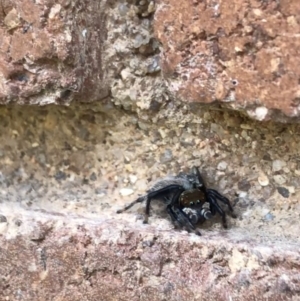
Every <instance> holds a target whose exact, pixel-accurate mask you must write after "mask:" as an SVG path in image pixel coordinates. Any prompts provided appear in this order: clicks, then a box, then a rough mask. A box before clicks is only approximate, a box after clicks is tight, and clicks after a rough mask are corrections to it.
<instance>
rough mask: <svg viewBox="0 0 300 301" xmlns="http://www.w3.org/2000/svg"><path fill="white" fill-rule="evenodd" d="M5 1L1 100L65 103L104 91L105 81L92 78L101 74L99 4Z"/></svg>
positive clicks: (1, 31) (0, 33) (94, 97)
mask: <svg viewBox="0 0 300 301" xmlns="http://www.w3.org/2000/svg"><path fill="white" fill-rule="evenodd" d="M6 2H7V3H10V5H9V7H10V9H9V10H8V11H6V12H5V14H4V16H5V18H3V17H2V16H0V19H1V20H3V19H4V26H3V27H1V29H0V36H1V44H0V62H1V63H0V74H1V84H0V103H2V104H5V103H8V102H18V103H19V104H25V103H26V104H39V105H46V104H52V103H56V104H58V103H59V104H62V103H64V104H68V103H70V101H72V100H75V99H80V100H81V101H82V100H86V101H93V100H99V99H101V98H104V97H106V96H107V95H108V93H109V92H108V91H109V89H108V85H107V84H106V81H102V80H95V77H98V78H100V77H102V76H103V73H104V71H103V59H102V57H103V43H102V42H101V41H102V39H103V37H104V35H105V30H104V26H105V25H104V23H103V20H104V6H103V5H99V3H98V2H97V3H96V2H91V1H86V0H84V1H83V2H82V3H81V5H82V6H83V7H85V8H86V9H84V10H82V9H81V5H79V6H77V5H73V4H70V2H68V1H65V2H64V4H63V3H61V4H58V3H55V2H51V1H42V2H35V1H21V0H16V1H13V2H12V1H6ZM3 5H4V4H3ZM4 6H5V5H4ZM0 14H2V12H1V13H0ZM74 15H76V16H77V17H76V18H73V16H74ZM82 20H85V21H84V22H82ZM99 29H100V30H99ZM46 87H47V88H46Z"/></svg>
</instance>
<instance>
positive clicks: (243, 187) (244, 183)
mask: <svg viewBox="0 0 300 301" xmlns="http://www.w3.org/2000/svg"><path fill="white" fill-rule="evenodd" d="M250 188H251V184H250V183H249V181H248V180H246V179H243V180H242V181H240V182H238V189H239V190H242V191H248V190H249V189H250Z"/></svg>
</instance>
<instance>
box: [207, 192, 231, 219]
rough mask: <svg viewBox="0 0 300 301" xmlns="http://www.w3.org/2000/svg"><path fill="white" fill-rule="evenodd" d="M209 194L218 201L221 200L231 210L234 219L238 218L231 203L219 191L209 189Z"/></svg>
mask: <svg viewBox="0 0 300 301" xmlns="http://www.w3.org/2000/svg"><path fill="white" fill-rule="evenodd" d="M207 194H212V195H213V196H214V197H215V198H216V199H218V200H220V201H221V202H223V203H224V204H226V205H227V206H228V208H229V210H230V211H231V215H232V217H234V218H236V215H235V213H234V210H233V208H232V206H231V204H230V201H229V200H228V199H227V198H226V197H225V196H223V195H222V194H220V193H219V192H218V191H217V190H215V189H207Z"/></svg>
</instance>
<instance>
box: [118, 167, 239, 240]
mask: <svg viewBox="0 0 300 301" xmlns="http://www.w3.org/2000/svg"><path fill="white" fill-rule="evenodd" d="M154 199H156V200H162V201H164V202H165V203H166V204H167V208H166V209H167V212H168V213H169V215H170V216H171V218H172V221H173V222H174V223H177V224H179V225H180V226H181V227H186V228H187V230H188V231H195V232H196V233H197V234H199V235H200V232H199V231H197V230H196V229H195V223H196V222H195V220H193V219H192V218H191V215H188V214H187V213H186V212H185V211H184V209H185V208H190V209H193V210H194V211H196V213H197V215H198V216H199V217H203V218H204V219H209V218H210V217H211V216H212V215H215V214H216V213H217V212H218V213H219V214H220V215H221V217H222V223H223V226H224V228H227V222H226V214H225V212H224V210H223V209H222V208H221V207H220V205H219V204H218V200H219V201H221V202H223V203H224V204H226V205H227V206H228V208H229V210H230V211H231V212H232V217H235V214H234V213H233V208H232V206H231V204H230V202H229V200H228V199H227V198H226V197H224V196H223V195H221V194H220V193H219V192H218V191H216V190H214V189H210V188H207V187H206V185H205V183H204V180H203V178H202V176H201V174H200V172H199V169H198V168H196V167H193V168H192V171H191V173H188V174H187V173H180V174H178V175H177V176H169V177H166V178H164V179H161V180H159V181H157V182H156V183H155V184H154V185H153V186H152V187H151V188H150V189H149V190H148V191H147V194H146V195H143V196H141V197H139V198H138V199H136V200H135V201H133V202H132V203H130V204H128V205H127V206H125V207H124V208H123V209H120V210H118V211H117V213H121V212H124V211H125V210H127V209H129V208H131V207H132V206H133V205H134V204H136V203H140V202H144V201H146V210H145V218H144V223H147V222H148V217H149V213H150V203H151V201H152V200H154ZM205 203H208V204H209V210H207V209H204V208H203V205H204V204H205Z"/></svg>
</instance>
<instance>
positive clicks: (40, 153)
mask: <svg viewBox="0 0 300 301" xmlns="http://www.w3.org/2000/svg"><path fill="white" fill-rule="evenodd" d="M170 105H171V103H170ZM166 115H168V116H169V117H168V119H165V122H163V119H164V116H166ZM147 117H148V121H141V120H138V119H137V118H136V116H135V115H133V114H126V113H125V114H124V112H121V111H119V110H118V109H116V108H115V107H114V106H113V105H112V104H111V103H109V102H107V103H106V104H105V105H103V106H95V105H89V106H87V105H83V106H81V107H80V110H78V107H77V106H71V107H69V108H58V107H55V106H53V107H47V108H29V107H22V108H20V107H13V108H10V107H1V110H0V132H1V136H0V166H1V169H0V201H1V203H6V204H9V203H16V204H18V205H19V206H21V207H22V208H24V209H28V210H46V211H50V212H64V213H70V214H77V215H81V216H90V217H97V216H98V215H102V214H105V215H110V216H112V217H115V218H118V219H125V220H135V219H137V223H141V221H140V220H139V219H140V215H141V214H142V213H143V208H144V204H139V205H136V206H135V207H133V208H132V209H130V211H128V212H126V213H124V214H121V215H118V216H116V215H115V211H116V210H117V209H119V208H120V207H123V205H124V204H125V203H127V202H130V201H132V200H133V199H135V198H136V197H137V196H139V195H140V194H144V193H145V191H146V189H147V188H148V187H149V185H150V184H149V183H150V182H151V181H154V180H157V179H158V178H161V177H164V176H166V175H170V174H177V173H178V172H179V171H182V170H183V171H188V170H189V169H190V167H191V166H193V165H196V166H199V167H200V169H201V170H202V173H203V175H204V176H205V178H206V180H207V182H208V185H209V186H210V187H214V188H216V189H218V190H219V191H220V192H221V193H222V194H224V195H226V196H227V197H228V198H229V199H230V200H231V202H232V204H233V205H234V207H235V211H236V212H237V214H238V218H237V219H230V218H229V223H230V230H228V231H235V230H239V231H241V230H242V231H244V235H245V237H251V238H253V239H255V240H258V241H262V242H270V241H272V242H277V241H286V242H287V243H288V242H291V243H299V233H300V225H299V223H298V220H299V214H300V204H299V188H300V180H299V174H300V157H299V152H298V150H299V147H300V141H299V139H298V133H299V125H295V124H294V125H282V124H275V123H270V122H268V123H264V124H261V123H258V122H255V121H250V120H249V119H247V118H246V117H243V116H240V115H237V114H230V113H228V112H221V111H208V110H202V111H200V109H199V110H198V109H197V108H195V107H192V108H191V107H188V106H186V105H177V104H176V103H172V106H171V107H168V105H167V107H166V108H165V109H161V110H160V111H159V112H158V113H157V114H155V115H153V116H151V115H148V116H147ZM175 120H177V122H176V121H175ZM154 207H155V206H154ZM161 209H162V208H161V206H158V208H157V210H156V211H155V210H154V211H153V214H152V216H150V220H149V222H150V224H151V225H152V226H155V225H156V226H157V227H158V228H163V229H168V231H174V230H172V229H173V225H172V224H171V223H170V221H169V219H168V217H167V216H166V215H165V212H164V210H161ZM161 211H162V212H161ZM0 213H1V212H0ZM218 221H219V220H218V218H215V219H214V220H213V221H212V222H207V223H205V224H204V225H203V226H202V227H203V228H205V229H204V230H202V231H201V232H202V233H203V235H206V234H205V232H206V231H208V232H209V231H212V230H216V229H219V230H221V229H222V228H221V225H220V223H219V222H218ZM176 231H177V230H176Z"/></svg>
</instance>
